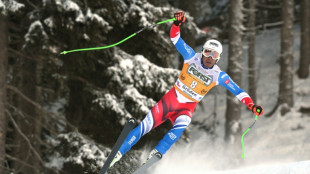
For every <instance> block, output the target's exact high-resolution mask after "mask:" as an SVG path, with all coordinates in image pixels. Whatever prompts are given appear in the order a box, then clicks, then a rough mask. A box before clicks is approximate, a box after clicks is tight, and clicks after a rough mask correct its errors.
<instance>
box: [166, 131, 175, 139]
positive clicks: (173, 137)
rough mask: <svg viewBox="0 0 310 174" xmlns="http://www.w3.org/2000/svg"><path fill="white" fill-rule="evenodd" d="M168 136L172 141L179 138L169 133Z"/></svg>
mask: <svg viewBox="0 0 310 174" xmlns="http://www.w3.org/2000/svg"><path fill="white" fill-rule="evenodd" d="M168 135H169V138H170V139H171V140H175V139H176V138H177V136H176V135H175V134H174V133H172V132H169V133H168Z"/></svg>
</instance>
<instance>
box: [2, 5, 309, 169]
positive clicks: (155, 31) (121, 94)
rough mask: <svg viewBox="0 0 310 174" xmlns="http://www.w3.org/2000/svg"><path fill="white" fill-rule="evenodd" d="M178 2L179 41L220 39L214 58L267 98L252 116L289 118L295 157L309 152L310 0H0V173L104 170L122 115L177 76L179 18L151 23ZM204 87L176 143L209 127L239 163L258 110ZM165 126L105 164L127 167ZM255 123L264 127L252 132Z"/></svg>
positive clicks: (194, 43) (258, 99)
mask: <svg viewBox="0 0 310 174" xmlns="http://www.w3.org/2000/svg"><path fill="white" fill-rule="evenodd" d="M178 11H185V14H186V18H187V20H186V22H185V23H184V24H182V26H181V37H182V38H183V39H184V41H185V42H186V43H187V44H188V45H189V46H191V47H192V48H193V49H194V50H195V51H196V52H200V51H201V48H202V45H203V43H204V42H205V41H206V40H208V39H217V40H219V41H220V42H221V43H222V44H223V46H224V52H223V57H222V58H221V60H220V61H219V63H218V65H219V66H220V67H221V69H222V70H223V71H225V72H227V74H229V75H230V77H231V78H232V79H233V80H234V81H235V82H236V84H238V85H239V86H240V87H241V88H242V89H244V90H245V91H246V92H248V94H249V95H250V96H251V98H252V99H253V101H254V103H257V104H259V105H262V106H263V107H264V114H263V116H261V117H260V118H259V119H258V121H257V122H260V121H261V120H264V121H262V122H265V123H266V124H267V123H269V122H271V121H274V122H277V121H279V120H284V119H287V120H286V121H287V122H290V123H287V124H283V126H282V124H281V127H286V126H287V127H288V129H289V130H290V132H293V133H296V131H297V132H298V131H300V133H299V134H298V136H299V137H300V140H301V142H300V144H298V147H300V149H298V150H300V152H299V151H298V152H296V154H298V155H301V156H300V158H295V159H294V160H296V161H302V160H309V158H310V153H309V148H310V137H309V135H306V134H309V130H310V127H309V123H310V90H309V85H310V79H309V70H310V67H309V66H310V49H309V48H310V1H308V0H218V1H217V0H191V1H186V0H175V1H172V0H96V1H91V0H0V173H1V174H66V173H89V174H93V173H94V174H95V173H98V171H99V170H100V168H101V167H102V166H103V164H104V163H105V161H106V159H107V157H108V155H109V153H110V152H111V149H112V147H113V145H114V143H115V141H116V140H117V138H118V136H119V134H120V133H121V131H122V129H123V127H124V125H125V123H126V121H127V120H128V119H129V118H132V117H133V118H135V119H136V120H137V122H138V123H139V122H141V121H142V120H143V119H144V117H145V116H146V114H147V113H148V111H149V110H150V109H151V108H152V107H153V106H154V105H155V104H156V103H157V102H158V101H159V100H160V99H161V98H162V96H163V95H164V94H165V93H166V92H167V91H168V90H169V89H171V87H172V86H173V85H174V83H175V82H176V80H177V78H178V75H179V73H180V70H181V69H182V66H183V58H182V56H181V55H180V54H179V53H178V51H177V50H176V48H175V46H174V45H173V43H172V42H171V40H170V36H169V33H170V28H171V25H172V22H166V23H163V24H160V25H157V26H155V27H148V26H149V25H152V24H154V23H156V22H160V21H164V20H167V19H171V18H173V14H174V13H175V12H178ZM144 27H146V29H145V30H143V31H142V32H140V33H138V34H137V35H136V36H134V37H132V38H130V39H128V40H127V41H125V42H123V43H121V44H119V45H117V46H115V47H111V48H107V49H100V50H92V51H81V52H72V53H68V54H60V53H61V52H62V51H66V50H73V49H80V48H92V47H103V46H108V45H111V44H114V43H117V42H119V41H121V40H123V39H124V38H126V37H128V36H130V35H132V34H133V33H135V32H137V31H139V30H140V29H142V28H144ZM266 33H267V34H269V33H273V34H270V35H268V36H266V35H267V34H266ZM262 35H264V36H266V37H263V39H262V38H261V37H260V36H262ZM275 35H277V36H278V37H277V39H273V40H272V39H271V38H274V36H275ZM260 48H263V49H260ZM207 96H208V97H206V99H204V100H203V101H202V102H200V103H199V104H198V105H197V108H196V111H195V114H194V115H193V119H192V122H191V125H190V126H191V127H190V128H189V129H188V130H186V131H185V132H184V133H183V135H182V137H181V139H180V140H179V141H180V142H179V144H178V143H177V144H176V145H174V146H178V145H180V144H181V145H182V146H184V147H185V146H186V145H192V146H194V147H195V145H194V144H191V142H192V141H193V140H195V138H196V139H199V137H200V136H201V137H205V136H207V137H209V138H210V141H213V144H216V142H218V141H220V142H222V143H223V144H225V145H223V146H224V147H226V148H225V149H227V150H229V151H232V153H233V152H234V153H233V154H231V155H230V156H229V158H230V159H229V160H230V161H233V164H234V167H235V166H236V165H238V164H240V163H239V162H240V161H239V160H240V159H239V158H240V148H241V145H240V137H241V135H242V133H243V131H244V130H245V129H246V128H247V127H248V126H250V124H251V123H252V122H253V121H254V117H255V115H254V114H253V113H251V112H250V111H249V110H248V109H247V108H246V107H245V106H244V105H243V104H242V103H240V102H239V100H236V97H235V96H234V95H233V94H232V93H230V92H229V91H228V90H225V89H224V88H220V87H218V88H217V87H216V89H214V90H213V89H212V90H211V92H210V93H208V94H207ZM297 117H298V118H297ZM195 118H197V119H195ZM291 119H294V121H292V120H291ZM295 119H298V123H297V122H295V121H296V120H295ZM244 120H246V121H245V122H244ZM268 120H269V121H268ZM280 122H281V121H279V122H278V123H280ZM281 123H282V122H281ZM293 123H294V125H293ZM295 123H296V124H295ZM257 124H259V123H257ZM267 125H268V124H267ZM170 128H171V123H169V122H165V123H164V124H163V125H161V126H160V127H158V128H156V129H154V130H152V131H151V132H150V133H149V134H147V135H146V136H145V137H143V139H142V140H141V141H140V142H139V143H138V144H137V145H136V146H135V147H134V148H133V149H132V150H131V151H130V152H129V153H128V155H127V154H126V156H124V159H122V161H121V162H120V163H119V164H118V165H116V166H115V167H113V168H112V169H111V170H110V171H109V173H113V174H118V173H130V172H128V171H130V170H129V169H130V168H129V167H128V166H138V165H140V164H141V163H142V161H141V158H140V157H141V156H143V155H145V153H149V151H150V150H151V149H152V148H153V147H154V146H155V145H156V144H157V142H158V141H159V140H161V139H162V137H163V136H164V134H165V133H166V132H167V131H168V130H169V129H170ZM258 128H259V125H258ZM264 128H266V129H268V130H266V131H268V132H269V131H272V130H273V129H272V126H269V127H267V126H265V127H264ZM198 130H199V133H197V131H198ZM258 130H261V129H258ZM251 131H253V132H255V127H254V128H253V130H251ZM258 133H261V134H260V135H261V136H263V134H265V133H262V132H261V131H257V132H256V133H253V134H252V135H248V136H249V137H250V136H252V137H253V135H257V134H258ZM292 135H293V134H287V135H286V136H285V137H283V140H282V139H281V141H279V142H281V144H283V142H285V138H289V137H291V136H292ZM294 135H295V134H294ZM257 136H259V135H257ZM253 138H254V137H253ZM251 140H252V139H251ZM272 140H274V141H276V140H275V139H274V138H270V141H272ZM290 140H291V139H290ZM210 141H208V144H205V145H204V146H205V148H208V146H209V145H210V144H212V142H210ZM253 141H254V140H253ZM292 141H293V140H292ZM261 142H263V141H261ZM296 142H299V141H296ZM209 143H210V144H209ZM287 143H288V144H290V143H289V142H287ZM250 144H254V142H253V143H250ZM279 144H280V143H279ZM210 146H211V145H210ZM269 146H270V145H269ZM269 146H268V144H266V147H269ZM264 147H265V146H264ZM174 148H178V147H174ZM247 148H248V149H249V151H250V148H252V149H253V151H255V149H254V148H253V146H247ZM275 148H276V147H275ZM307 148H308V151H306V149H307ZM198 149H199V147H198ZM173 150H174V149H172V151H173ZM257 151H258V150H257ZM223 152H224V151H223ZM253 153H254V152H253ZM257 153H259V152H257ZM282 153H283V155H284V153H285V152H282ZM184 154H186V153H184ZM247 154H248V155H250V153H249V152H247ZM256 155H258V154H256ZM302 155H304V156H302ZM167 156H169V153H167ZM171 156H173V155H171ZM171 156H170V157H169V159H171ZM306 156H307V157H306ZM176 158H178V157H176ZM211 159H212V158H211ZM253 159H254V157H253ZM192 160H193V161H195V159H192ZM163 166H165V165H163ZM229 167H232V166H231V165H229V166H227V168H228V169H229ZM164 170H165V169H164ZM166 170H168V167H167V169H166ZM158 173H162V172H158ZM170 173H171V172H170Z"/></svg>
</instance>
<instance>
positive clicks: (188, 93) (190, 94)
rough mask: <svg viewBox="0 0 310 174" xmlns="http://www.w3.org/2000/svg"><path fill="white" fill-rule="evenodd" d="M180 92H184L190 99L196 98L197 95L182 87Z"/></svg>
mask: <svg viewBox="0 0 310 174" xmlns="http://www.w3.org/2000/svg"><path fill="white" fill-rule="evenodd" d="M182 91H183V92H185V93H186V94H187V95H188V96H190V97H192V98H193V97H197V93H196V92H194V91H193V90H191V89H190V88H188V87H187V86H185V85H183V86H182Z"/></svg>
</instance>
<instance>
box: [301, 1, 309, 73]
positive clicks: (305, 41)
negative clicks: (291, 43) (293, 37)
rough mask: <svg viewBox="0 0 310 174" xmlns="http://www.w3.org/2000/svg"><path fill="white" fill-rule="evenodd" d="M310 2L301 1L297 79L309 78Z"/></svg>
mask: <svg viewBox="0 0 310 174" xmlns="http://www.w3.org/2000/svg"><path fill="white" fill-rule="evenodd" d="M309 16H310V2H309V0H302V1H301V35H300V45H301V46H300V60H299V69H298V77H299V78H303V79H305V78H308V77H309V63H310V50H309V48H310V21H309V20H310V18H309Z"/></svg>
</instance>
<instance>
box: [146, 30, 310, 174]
mask: <svg viewBox="0 0 310 174" xmlns="http://www.w3.org/2000/svg"><path fill="white" fill-rule="evenodd" d="M295 30H296V31H295V32H294V33H295V37H294V38H295V40H294V45H295V47H294V50H295V52H294V57H295V58H294V61H295V65H294V66H295V67H294V69H295V70H297V69H298V60H299V46H300V40H299V38H300V28H298V27H295ZM280 33H281V31H280V29H273V30H270V31H265V32H261V33H260V34H259V35H257V37H256V58H257V64H258V67H259V68H258V71H257V72H258V81H257V90H258V91H257V93H258V102H257V104H260V105H262V106H263V107H264V109H265V113H267V112H269V111H271V110H272V109H273V107H274V106H275V105H276V102H277V95H278V88H279V86H278V84H279V69H280V68H279V64H278V59H279V57H280ZM224 50H225V51H226V52H224V54H223V57H222V58H221V62H220V63H219V66H221V67H222V69H223V70H225V67H227V63H226V61H227V56H228V55H227V54H228V53H227V51H228V48H227V46H225V47H224ZM244 50H245V58H246V54H247V53H246V50H247V48H246V47H245V48H244ZM244 60H246V59H244ZM246 63H247V62H246V61H244V62H240V65H242V66H246V65H247V64H246ZM246 71H247V69H246V68H245V69H244V73H243V74H244V76H243V78H244V80H243V84H241V85H240V86H241V87H242V88H243V89H244V90H246V91H248V90H247V76H246ZM295 74H296V73H295ZM309 86H310V79H309V78H308V79H305V80H300V79H298V77H297V76H296V75H295V76H294V102H295V105H294V107H293V108H292V109H291V111H290V112H288V113H287V114H286V115H284V116H281V115H280V113H279V111H276V112H275V113H274V114H273V115H272V116H271V117H265V116H262V117H259V119H258V120H257V123H256V124H255V126H254V127H253V128H252V129H251V131H250V132H248V134H247V135H246V136H245V137H244V142H245V158H241V154H242V148H241V143H240V148H237V149H232V148H231V146H229V145H227V144H226V143H224V140H223V139H224V124H225V109H226V108H225V101H226V99H225V97H226V91H225V89H222V88H218V89H216V90H215V91H213V93H211V94H210V95H209V96H207V97H206V98H205V99H204V103H203V107H204V111H203V112H202V111H201V109H200V112H197V113H196V115H194V116H193V121H199V122H202V123H205V124H207V123H208V122H210V121H212V120H213V116H212V117H211V116H210V115H211V113H212V112H216V114H217V116H216V118H215V121H216V122H218V124H217V127H216V130H215V136H210V135H209V134H206V133H205V132H204V131H203V130H202V129H198V128H197V127H195V126H191V127H190V129H191V140H190V143H186V142H182V141H180V142H178V143H177V144H175V145H174V146H173V147H172V148H171V150H170V151H168V152H167V153H166V154H165V155H164V156H163V159H162V160H161V161H160V162H159V163H158V164H156V165H155V166H153V167H152V168H151V169H150V170H149V173H151V174H159V173H160V174H171V173H178V174H188V173H193V174H243V173H244V174H245V173H246V174H310V161H309V160H310V134H309V132H310V126H309V125H310V114H309V113H302V112H300V108H302V107H306V108H310V88H309ZM215 96H217V97H216V98H215ZM214 99H216V102H217V103H216V105H214V102H213V101H214ZM241 105H242V104H241ZM214 106H216V108H215V107H214ZM253 121H254V115H253V114H251V113H250V112H249V111H247V110H246V109H245V108H244V110H243V114H242V116H241V122H242V125H243V131H245V130H246V129H247V127H249V126H250V125H251V124H252V122H253ZM237 142H238V143H239V142H240V139H239V140H237ZM148 153H149V151H148V150H147V151H146V152H145V156H146V155H147V154H148ZM145 156H143V157H141V161H143V160H145V159H144V158H145Z"/></svg>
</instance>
